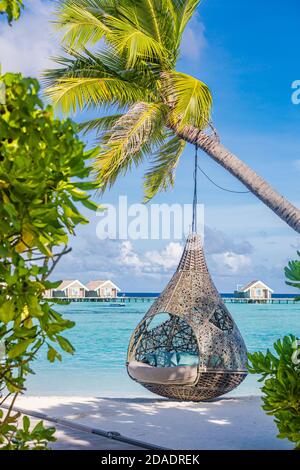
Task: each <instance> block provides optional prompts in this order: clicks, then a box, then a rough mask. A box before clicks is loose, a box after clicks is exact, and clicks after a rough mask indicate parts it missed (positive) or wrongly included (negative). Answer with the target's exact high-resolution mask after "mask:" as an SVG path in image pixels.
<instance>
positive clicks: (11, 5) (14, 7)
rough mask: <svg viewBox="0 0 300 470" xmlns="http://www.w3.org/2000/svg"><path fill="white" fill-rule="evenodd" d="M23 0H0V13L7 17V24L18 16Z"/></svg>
mask: <svg viewBox="0 0 300 470" xmlns="http://www.w3.org/2000/svg"><path fill="white" fill-rule="evenodd" d="M22 8H23V0H0V14H2V15H5V16H6V17H7V21H8V23H9V24H11V23H12V21H13V20H17V19H19V17H20V14H21V10H22Z"/></svg>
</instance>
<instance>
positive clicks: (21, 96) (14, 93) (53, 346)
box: [0, 74, 97, 449]
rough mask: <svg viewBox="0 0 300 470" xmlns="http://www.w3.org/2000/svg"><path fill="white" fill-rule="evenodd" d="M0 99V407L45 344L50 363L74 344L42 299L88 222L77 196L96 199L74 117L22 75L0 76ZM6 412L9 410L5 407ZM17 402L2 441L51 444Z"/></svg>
mask: <svg viewBox="0 0 300 470" xmlns="http://www.w3.org/2000/svg"><path fill="white" fill-rule="evenodd" d="M2 83H4V85H5V89H6V92H5V100H3V96H2V104H0V256H1V262H0V356H1V357H0V405H5V404H6V403H8V402H9V403H11V405H13V404H14V402H15V400H16V397H17V395H18V394H19V393H22V392H23V391H24V390H25V381H26V377H27V376H28V374H31V373H33V371H32V363H33V361H34V359H35V358H36V356H37V353H38V352H39V351H40V349H41V348H42V347H43V348H45V353H47V357H48V359H49V361H50V362H53V361H55V360H61V351H60V350H63V351H66V352H67V353H70V354H73V352H74V349H73V347H72V345H71V344H70V343H69V341H68V340H67V339H66V338H65V337H64V336H62V333H63V332H64V331H65V330H67V329H68V328H71V327H72V326H73V325H74V323H73V322H71V321H69V320H65V319H64V318H63V317H62V316H61V315H60V314H59V313H57V312H56V311H55V310H54V308H53V303H49V302H48V301H47V300H46V299H45V298H44V293H45V291H46V290H47V289H51V288H55V287H57V285H58V283H57V282H50V281H49V279H48V278H49V275H50V274H51V272H52V271H53V269H54V267H55V265H56V264H57V262H58V261H59V259H60V258H61V257H62V256H63V255H64V254H65V253H66V252H68V251H69V249H68V247H67V244H68V234H74V233H75V227H76V226H77V225H78V224H84V223H87V222H88V221H87V220H86V219H85V218H84V217H83V216H82V215H81V214H80V212H79V211H78V209H77V207H76V205H75V204H74V202H77V201H80V202H81V203H82V204H83V205H85V206H87V207H88V208H89V209H96V208H97V205H96V204H95V203H94V202H92V201H91V200H90V196H89V195H88V194H87V193H86V192H85V190H89V189H92V188H94V187H95V185H94V184H92V183H89V182H88V181H86V179H87V178H88V177H89V174H90V171H91V168H90V166H88V159H89V158H91V156H92V155H91V152H85V151H84V145H83V143H82V142H80V140H79V139H78V138H77V135H76V127H75V125H74V124H73V122H72V121H71V120H69V119H67V120H64V121H60V120H58V119H56V118H55V117H54V115H53V111H52V109H51V107H50V106H47V107H44V105H43V103H42V102H41V100H40V99H39V95H38V93H39V84H38V82H37V81H36V80H34V79H31V78H22V76H21V75H19V74H6V75H4V76H3V77H2ZM5 410H6V411H5ZM18 419H19V415H18V414H17V413H14V412H13V409H12V406H8V409H7V407H6V409H5V408H2V410H1V409H0V447H1V446H2V447H3V448H6V449H26V448H28V446H35V447H36V448H38V449H41V448H45V447H46V445H47V441H49V440H53V432H54V430H53V429H50V430H49V429H48V430H46V429H45V428H44V427H43V424H42V423H38V425H37V426H35V428H34V429H32V430H30V422H29V420H28V418H24V419H23V424H22V427H21V428H18V424H17V423H18Z"/></svg>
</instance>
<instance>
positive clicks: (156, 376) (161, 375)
mask: <svg viewBox="0 0 300 470" xmlns="http://www.w3.org/2000/svg"><path fill="white" fill-rule="evenodd" d="M128 373H129V375H130V377H132V378H133V379H135V380H137V381H138V382H144V383H153V384H162V385H172V384H173V385H191V384H193V383H194V382H195V381H196V379H197V374H198V367H197V366H175V367H153V366H150V365H149V364H145V363H144V362H138V361H131V362H129V364H128Z"/></svg>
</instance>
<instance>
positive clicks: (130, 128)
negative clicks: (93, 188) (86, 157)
mask: <svg viewBox="0 0 300 470" xmlns="http://www.w3.org/2000/svg"><path fill="white" fill-rule="evenodd" d="M165 116H166V108H165V106H164V105H162V104H161V103H145V102H140V103H137V104H135V105H134V106H132V107H131V108H130V109H129V110H128V112H127V113H126V114H124V115H123V116H121V117H120V119H118V120H117V121H116V122H115V124H114V125H113V127H112V128H111V130H109V131H108V133H107V134H106V135H105V136H104V138H103V139H102V145H101V152H100V154H99V156H98V157H97V159H96V162H95V170H96V172H97V174H98V177H99V180H101V181H102V183H103V186H102V188H101V189H102V190H103V191H104V190H105V189H106V187H107V185H109V186H111V185H112V184H113V183H114V182H115V180H116V178H117V176H119V175H120V174H125V173H126V171H127V170H129V169H130V168H131V167H132V165H133V164H135V165H138V164H139V163H140V162H141V161H142V159H143V158H144V156H145V155H147V154H149V153H150V152H151V150H152V148H153V146H155V145H158V144H159V143H161V141H162V135H161V129H162V126H163V123H164V120H165Z"/></svg>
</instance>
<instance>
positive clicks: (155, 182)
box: [144, 134, 186, 202]
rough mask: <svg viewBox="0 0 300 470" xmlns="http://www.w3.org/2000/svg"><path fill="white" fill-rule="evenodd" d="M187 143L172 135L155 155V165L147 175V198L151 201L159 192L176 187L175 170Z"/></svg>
mask: <svg viewBox="0 0 300 470" xmlns="http://www.w3.org/2000/svg"><path fill="white" fill-rule="evenodd" d="M185 145H186V142H185V141H184V140H182V139H180V138H179V137H177V136H176V135H174V134H173V136H172V134H171V135H170V138H169V140H167V141H166V142H165V143H164V144H163V145H162V146H161V147H160V148H159V149H158V150H157V152H156V153H155V156H154V165H153V167H152V168H151V169H150V170H149V171H148V172H147V173H146V174H145V182H144V188H145V198H144V202H148V201H150V199H152V198H153V197H154V196H155V195H156V194H157V193H158V192H159V191H166V190H167V189H168V188H169V187H170V186H171V187H172V186H173V185H174V178H175V169H176V166H177V164H178V161H179V158H180V156H181V154H182V152H183V150H184V148H185Z"/></svg>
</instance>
